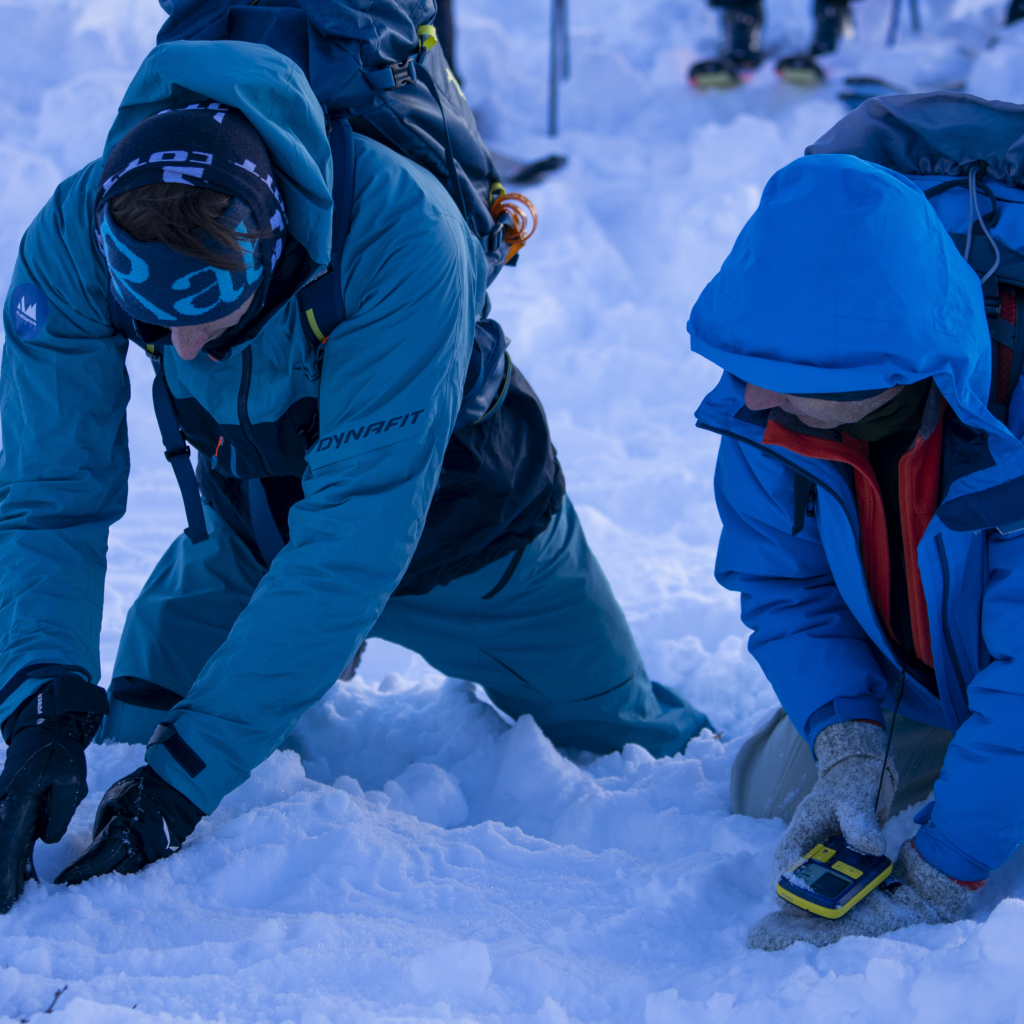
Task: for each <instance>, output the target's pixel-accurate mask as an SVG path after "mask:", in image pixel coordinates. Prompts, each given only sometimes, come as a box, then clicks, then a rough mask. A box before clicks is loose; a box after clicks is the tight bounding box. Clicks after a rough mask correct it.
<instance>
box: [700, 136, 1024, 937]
mask: <svg viewBox="0 0 1024 1024" xmlns="http://www.w3.org/2000/svg"><path fill="white" fill-rule="evenodd" d="M688 329H689V332H690V335H691V342H692V348H693V350H694V351H695V352H698V353H700V354H701V355H703V356H705V357H707V358H708V359H710V360H712V361H713V362H715V363H717V364H718V365H719V366H721V367H722V369H723V370H724V373H723V374H722V378H721V380H720V382H719V384H718V385H717V387H716V388H715V389H714V390H713V391H712V392H711V393H710V394H709V395H708V396H707V397H706V398H705V400H704V402H703V403H702V404H701V406H700V408H699V409H698V411H697V419H698V424H699V425H700V426H701V427H703V428H705V429H707V430H711V431H714V432H716V433H718V434H720V435H721V444H720V450H719V457H718V466H717V470H716V474H715V491H716V496H717V501H718V507H719V511H720V514H721V517H722V535H721V541H720V545H719V550H718V558H717V564H716V570H715V571H716V576H717V578H718V580H719V581H720V582H721V583H722V585H723V586H725V587H727V588H729V589H731V590H735V591H738V592H739V593H740V594H741V595H742V615H743V619H744V622H745V623H746V624H747V625H748V626H749V627H750V628H751V630H753V633H752V635H751V637H750V641H749V646H750V650H751V652H752V653H753V655H754V656H755V657H756V658H757V660H758V662H759V663H760V665H761V667H762V669H763V670H764V672H765V675H766V676H767V677H768V679H769V681H770V682H771V684H772V686H773V687H774V688H775V691H776V693H777V694H778V697H779V700H780V701H781V703H782V708H783V711H782V712H780V713H779V714H777V715H776V716H775V717H774V718H773V719H772V720H771V721H770V722H768V723H767V724H766V725H765V727H764V728H763V729H761V730H760V732H759V733H757V734H756V735H754V736H753V737H752V738H751V739H750V740H748V742H747V743H746V745H745V746H744V748H743V749H742V750H741V752H740V755H739V756H738V758H737V760H736V762H735V765H734V773H733V809H734V811H737V812H740V813H747V814H753V815H756V816H759V817H774V816H782V817H785V818H786V819H787V820H791V823H790V826H789V829H788V831H787V832H786V834H785V836H784V837H783V839H782V841H781V843H780V844H779V847H778V850H777V852H776V857H775V864H774V874H773V877H772V881H771V885H772V891H773V892H774V887H775V882H776V881H777V879H778V877H779V874H780V873H781V872H784V871H786V870H787V869H788V868H789V867H791V866H792V865H793V864H794V863H795V862H796V860H797V859H798V858H799V857H800V856H801V855H802V854H804V853H806V852H807V851H808V850H809V849H811V848H812V847H813V846H814V845H815V844H816V843H817V842H819V841H821V840H823V839H825V838H827V837H828V836H830V835H835V834H837V833H839V832H842V834H843V835H844V836H845V837H846V839H847V841H848V842H849V843H850V844H851V845H852V846H854V847H855V848H856V849H858V850H860V851H861V852H864V853H870V854H881V853H884V852H885V847H886V843H885V839H884V837H883V835H882V833H881V826H882V825H883V824H884V823H885V820H886V818H887V817H888V816H889V814H890V813H891V811H893V810H899V809H902V808H904V807H907V806H909V805H910V804H912V803H916V802H918V801H919V800H923V799H924V798H925V797H926V796H927V794H928V793H929V791H930V790H931V789H932V786H933V784H934V801H933V802H932V803H930V804H928V805H927V806H925V807H924V808H923V810H922V811H921V812H920V813H919V814H918V816H917V817H916V818H915V821H916V822H917V823H918V824H919V825H920V828H919V829H918V831H917V833H916V835H914V837H913V838H912V839H910V840H908V841H907V842H906V843H904V844H903V846H902V848H901V850H900V854H899V858H898V860H897V862H896V865H895V869H894V872H893V879H894V883H893V884H889V885H886V886H885V887H884V888H883V889H880V890H876V891H875V892H873V893H871V894H870V895H869V896H868V897H866V898H865V899H864V900H863V901H862V902H861V903H860V904H858V905H857V906H856V907H854V908H853V909H852V910H851V911H849V912H848V913H847V914H846V916H844V917H841V918H839V919H838V920H835V921H830V920H826V919H824V918H820V917H814V916H813V915H811V914H809V913H807V912H805V911H803V910H799V909H797V908H796V907H792V906H788V905H785V906H786V907H787V909H783V910H781V911H779V912H777V913H774V914H771V915H769V916H768V917H766V918H764V919H763V920H762V921H761V922H759V923H758V924H757V925H756V926H755V927H754V928H753V930H752V931H751V933H750V937H749V940H748V941H749V943H750V945H751V946H753V947H757V948H762V949H781V948H783V947H785V946H787V945H789V944H790V943H792V942H795V941H797V940H801V939H802V940H806V941H808V942H811V943H815V944H817V945H825V944H827V943H830V942H834V941H836V940H837V939H839V938H841V937H842V936H844V935H857V934H860V935H876V934H880V933H882V932H885V931H889V930H891V929H894V928H900V927H904V926H908V925H912V924H920V923H937V922H942V921H950V920H954V919H956V918H958V917H960V916H962V915H963V914H965V913H966V912H967V910H968V907H969V905H970V901H971V898H972V896H973V893H974V892H975V891H976V890H977V889H978V888H980V887H981V886H982V885H983V884H984V882H985V880H986V879H987V878H988V876H989V874H990V872H992V871H993V870H994V869H996V868H997V867H999V866H1000V865H1001V864H1002V863H1003V862H1004V861H1006V859H1007V858H1008V857H1009V856H1010V855H1011V854H1012V853H1013V851H1014V850H1015V849H1016V848H1017V846H1018V844H1019V843H1020V842H1021V839H1022V838H1024V675H1022V671H1021V667H1020V666H1021V664H1022V658H1024V630H1022V629H1021V628H1020V616H1021V609H1022V608H1024V444H1022V443H1021V440H1020V438H1021V437H1022V435H1024V398H1022V393H1021V389H1018V390H1017V392H1016V394H1015V396H1014V400H1013V402H1012V404H1011V407H1010V415H1009V426H1005V425H1004V424H1003V423H1002V422H1000V421H999V420H998V419H997V418H996V417H995V416H994V415H993V414H992V413H991V412H990V411H989V408H988V406H987V402H988V398H989V389H990V382H991V376H992V355H991V346H992V343H991V340H990V335H989V330H988V325H987V321H986V316H985V308H984V302H983V298H982V289H981V287H980V285H979V278H978V275H977V274H976V273H975V271H974V270H972V269H971V267H970V266H969V265H968V263H967V262H966V261H965V260H964V258H963V257H962V256H961V254H960V253H959V252H958V250H957V249H956V247H955V246H954V244H953V242H952V240H951V239H950V237H949V236H948V234H947V232H946V230H945V228H944V227H943V225H942V223H941V222H940V220H939V218H938V217H937V216H936V214H935V212H934V211H933V209H932V207H931V204H930V203H929V202H928V200H927V199H926V198H925V196H924V194H923V193H922V191H921V189H920V188H919V187H918V186H917V185H916V184H914V183H913V182H912V181H911V180H910V179H908V178H906V177H903V176H902V175H900V174H898V173H896V172H895V171H888V170H886V169H885V168H884V167H880V166H877V165H875V164H871V163H867V162H865V161H863V160H860V159H858V158H856V157H853V156H846V155H835V154H829V155H812V156H805V157H802V158H800V159H799V160H796V161H795V162H793V163H792V164H790V165H789V166H787V167H785V168H783V169H782V170H781V171H779V172H778V173H777V174H776V175H775V176H774V177H773V178H772V179H771V181H770V182H769V183H768V185H767V187H766V189H765V191H764V195H763V197H762V200H761V203H760V206H759V207H758V209H757V211H756V212H755V213H754V215H753V216H752V217H751V219H750V220H749V222H748V223H747V224H746V226H745V227H744V229H743V231H742V232H741V233H740V236H739V239H738V240H737V242H736V245H735V247H734V248H733V251H732V252H731V253H730V255H729V257H728V258H727V259H726V261H725V264H724V265H723V267H722V269H721V271H720V272H719V274H718V275H717V276H716V277H715V278H714V280H713V281H712V282H711V283H710V284H709V285H708V286H707V288H706V289H705V290H704V292H703V294H702V295H701V296H700V298H699V300H698V302H697V304H696V306H695V307H694V309H693V312H692V315H691V319H690V323H689V325H688ZM897 704H898V710H899V718H898V719H897V721H896V729H895V734H894V739H893V751H894V753H895V756H893V754H890V756H889V758H888V759H887V758H886V756H885V753H886V731H885V726H886V725H887V724H888V723H889V722H891V720H892V716H893V713H894V708H895V707H896V706H897ZM812 753H813V759H812ZM876 798H877V801H876ZM896 882H898V883H899V884H895V883H896Z"/></svg>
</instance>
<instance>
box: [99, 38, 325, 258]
mask: <svg viewBox="0 0 1024 1024" xmlns="http://www.w3.org/2000/svg"><path fill="white" fill-rule="evenodd" d="M203 100H207V101H208V100H215V101H217V102H218V103H224V104H226V105H227V106H231V107H235V108H237V109H238V110H240V111H241V112H242V113H243V114H245V116H246V117H247V118H248V119H249V121H250V122H251V123H252V125H253V126H254V127H255V128H256V130H257V131H258V132H259V133H260V136H261V137H262V139H263V142H264V144H265V145H266V147H267V150H268V152H269V153H270V159H271V162H272V164H273V166H274V170H275V172H276V175H277V185H278V187H279V188H280V190H281V194H282V196H283V197H284V204H285V212H286V213H287V215H288V230H289V232H290V233H291V234H292V236H293V237H294V238H295V239H296V240H297V241H298V242H299V243H301V245H302V246H303V247H304V248H305V250H306V252H307V253H308V254H309V256H310V258H311V259H312V260H313V262H314V263H319V264H325V263H328V262H329V261H330V257H331V216H332V212H333V208H334V201H333V199H332V196H331V187H332V185H333V183H334V169H333V165H332V162H331V149H330V144H329V142H328V141H327V132H326V128H325V125H324V114H323V111H322V109H321V107H320V104H319V102H318V101H317V99H316V97H315V96H314V95H313V90H312V89H311V88H310V86H309V83H308V82H307V81H306V77H305V75H303V73H302V71H301V70H300V69H299V67H298V65H297V64H295V63H294V62H293V61H291V60H290V59H289V58H288V57H285V56H284V55H283V54H280V53H278V52H277V51H275V50H272V49H270V47H267V46H262V45H260V44H258V43H239V42H226V41H216V42H209V41H200V42H197V41H191V40H190V41H182V42H173V43H164V44H162V45H160V46H157V47H156V48H155V49H153V50H152V51H150V53H149V55H148V56H147V57H146V59H145V60H144V61H143V62H142V66H141V67H140V68H139V70H138V72H137V73H136V75H135V78H134V79H132V83H131V85H129V86H128V92H127V93H126V94H125V97H124V99H123V100H122V101H121V107H120V109H119V111H118V115H117V118H116V120H115V121H114V125H113V127H112V128H111V129H110V134H109V135H108V136H107V142H106V146H105V147H104V150H103V160H104V161H105V160H106V158H107V157H108V156H109V154H110V151H111V150H112V149H113V147H114V146H115V145H116V143H117V142H118V140H119V139H120V138H121V137H122V136H123V135H124V134H125V133H126V132H127V131H128V130H129V129H131V128H133V127H134V126H135V125H136V124H138V123H139V122H140V121H142V120H143V119H144V118H147V117H149V116H150V115H151V114H155V113H156V112H157V111H160V110H163V109H165V108H166V107H172V106H184V105H186V104H188V103H196V102H200V101H203Z"/></svg>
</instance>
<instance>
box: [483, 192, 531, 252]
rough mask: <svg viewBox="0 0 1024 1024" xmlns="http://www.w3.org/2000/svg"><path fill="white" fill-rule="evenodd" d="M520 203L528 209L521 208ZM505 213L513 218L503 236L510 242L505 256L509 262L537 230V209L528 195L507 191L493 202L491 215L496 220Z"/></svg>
mask: <svg viewBox="0 0 1024 1024" xmlns="http://www.w3.org/2000/svg"><path fill="white" fill-rule="evenodd" d="M519 203H521V204H522V205H523V206H524V207H526V209H525V210H523V209H520V207H519V206H518V205H517V204H519ZM527 210H528V211H529V217H528V216H527ZM503 213H507V214H508V215H509V217H511V218H512V224H511V225H509V226H508V227H506V228H505V234H504V236H503V237H504V239H505V241H506V242H508V247H509V248H508V256H506V257H505V262H506V263H508V261H509V260H510V259H512V257H513V256H515V254H516V253H517V252H519V250H520V249H522V247H523V246H524V245H526V240H527V239H528V238H529V237H530V236H531V235H532V234H533V233H534V231H536V230H537V209H536V207H535V206H534V205H533V203H531V202H530V200H529V199H527V198H526V196H524V195H521V194H520V193H519V192H505V193H503V194H502V195H500V196H498V198H497V199H495V200H494V202H493V203H491V216H492V217H493V218H494V219H495V220H497V219H498V218H499V217H500V216H501V215H502V214H503ZM531 218H532V219H531ZM527 228H529V230H527Z"/></svg>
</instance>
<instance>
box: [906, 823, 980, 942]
mask: <svg viewBox="0 0 1024 1024" xmlns="http://www.w3.org/2000/svg"><path fill="white" fill-rule="evenodd" d="M895 874H896V875H897V876H898V877H899V879H900V881H902V882H903V883H904V884H906V885H909V886H910V887H911V888H912V889H913V890H914V891H915V892H916V893H917V895H918V896H920V897H921V899H923V900H925V901H926V902H927V903H928V904H929V906H931V907H932V908H933V909H934V910H935V912H936V913H937V914H938V915H939V916H940V917H941V918H942V920H943V921H946V922H949V921H958V920H959V919H960V918H961V917H963V916H964V915H965V914H966V913H967V908H968V907H969V906H970V905H971V901H972V900H973V899H974V894H975V892H976V891H977V890H976V889H974V888H972V887H970V886H967V885H963V884H962V883H960V882H958V881H957V880H956V879H955V878H950V877H949V875H945V874H943V873H942V872H941V871H940V870H939V869H938V868H936V867H932V865H931V864H929V863H928V861H926V860H925V859H924V857H922V856H921V854H920V853H918V852H917V847H916V846H914V840H913V839H908V840H907V841H906V842H905V843H904V844H903V845H902V846H901V847H900V855H899V857H897V858H896V865H895Z"/></svg>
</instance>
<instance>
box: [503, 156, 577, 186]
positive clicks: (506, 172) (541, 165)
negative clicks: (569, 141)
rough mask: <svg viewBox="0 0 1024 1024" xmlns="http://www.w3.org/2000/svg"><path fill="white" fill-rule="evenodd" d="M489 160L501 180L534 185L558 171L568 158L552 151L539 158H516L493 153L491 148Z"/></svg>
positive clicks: (515, 183)
mask: <svg viewBox="0 0 1024 1024" xmlns="http://www.w3.org/2000/svg"><path fill="white" fill-rule="evenodd" d="M491 160H493V161H494V168H495V170H496V171H497V172H498V174H499V175H500V176H501V180H502V181H505V182H508V183H509V184H510V185H536V184H538V183H539V182H542V181H543V180H544V179H545V178H548V177H550V176H551V175H552V174H554V173H555V172H556V171H560V170H561V169H562V168H563V167H564V166H565V165H566V162H567V160H568V158H567V157H564V156H559V155H558V154H557V153H552V154H551V155H550V156H546V157H544V158H543V159H541V160H516V159H515V158H514V157H510V156H505V154H504V153H495V152H494V150H491Z"/></svg>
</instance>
